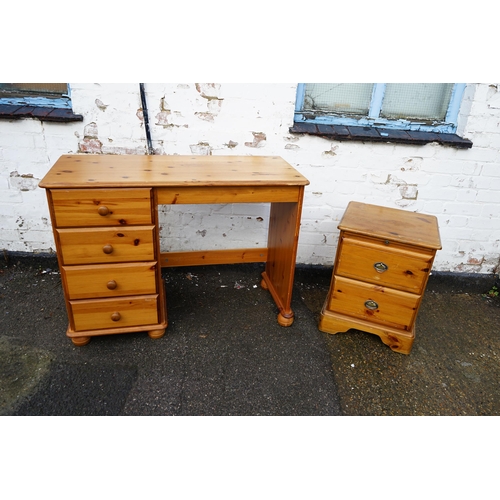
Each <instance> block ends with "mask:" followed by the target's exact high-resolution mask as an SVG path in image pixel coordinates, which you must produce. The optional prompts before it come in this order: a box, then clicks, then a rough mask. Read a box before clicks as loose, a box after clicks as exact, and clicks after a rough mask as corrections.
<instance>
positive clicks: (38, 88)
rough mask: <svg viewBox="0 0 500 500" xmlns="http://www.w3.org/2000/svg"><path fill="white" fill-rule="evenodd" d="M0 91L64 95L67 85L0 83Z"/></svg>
mask: <svg viewBox="0 0 500 500" xmlns="http://www.w3.org/2000/svg"><path fill="white" fill-rule="evenodd" d="M0 90H3V91H7V92H10V93H16V94H24V95H64V94H67V92H68V84H67V83H0Z"/></svg>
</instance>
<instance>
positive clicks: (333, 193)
mask: <svg viewBox="0 0 500 500" xmlns="http://www.w3.org/2000/svg"><path fill="white" fill-rule="evenodd" d="M70 85H71V89H72V94H71V95H72V100H73V110H74V112H75V113H78V114H81V115H83V116H84V121H83V123H82V122H73V123H65V124H61V123H44V122H40V121H38V120H29V119H23V120H0V228H1V236H0V240H1V243H0V245H1V246H2V248H4V249H6V250H10V251H25V252H50V251H53V249H54V242H53V237H52V232H51V227H50V220H49V214H48V210H47V205H46V200H45V192H44V190H42V189H40V188H38V187H37V184H38V182H39V180H40V179H41V178H42V177H43V176H44V174H45V173H46V172H47V170H48V169H49V168H50V166H51V165H52V164H53V163H54V162H55V161H56V159H57V158H58V157H59V156H60V155H61V154H67V153H72V154H74V153H82V154H84V153H99V154H146V151H147V145H146V135H145V130H144V122H143V113H142V108H141V99H140V94H139V84H75V83H73V84H70ZM296 87H297V85H296V84H218V83H181V84H145V88H146V95H147V102H148V114H149V118H150V128H151V136H152V143H153V148H154V151H155V154H169V155H170V154H187V155H191V154H196V155H279V156H282V157H283V158H284V159H285V160H287V161H288V162H289V163H291V164H292V165H293V166H294V167H295V168H297V169H298V170H299V171H300V172H301V173H302V174H303V175H305V176H306V177H307V178H308V179H309V180H310V182H311V184H310V185H309V186H308V187H307V188H306V194H305V200H304V207H303V214H302V227H301V235H300V240H299V251H298V256H297V261H298V262H299V263H305V264H324V265H331V264H332V263H333V258H334V255H335V250H336V245H337V239H338V229H337V225H338V223H339V220H340V218H341V217H342V214H343V212H344V210H345V208H346V206H347V204H348V203H349V201H351V200H354V201H361V202H366V203H372V204H379V205H384V206H389V207H395V208H401V209H404V210H411V211H418V212H425V213H428V214H432V215H436V216H437V218H438V221H439V226H440V232H441V237H442V241H443V250H441V251H440V252H438V254H437V257H436V261H435V269H436V270H439V271H457V272H477V273H492V272H498V266H499V257H500V127H499V125H500V92H499V87H498V86H497V84H470V85H467V87H466V90H465V93H464V98H463V101H462V106H461V108H460V114H459V123H458V133H459V134H460V135H463V136H464V137H466V138H468V139H470V140H472V141H473V144H474V145H473V147H472V148H471V149H467V150H464V149H454V148H451V147H445V146H440V145H437V144H427V145H425V146H415V145H401V144H391V143H388V144H380V143H362V142H338V141H331V140H328V139H324V138H320V137H314V136H299V135H293V134H290V133H289V127H290V126H291V125H292V122H293V112H294V106H295V93H296ZM160 219H161V225H162V231H161V236H162V239H161V245H162V249H163V250H180V249H192V250H198V249H205V248H220V247H225V248H236V247H238V246H259V245H262V242H263V241H265V238H266V234H267V233H266V231H267V227H268V219H269V208H268V207H266V206H256V205H250V204H248V205H247V204H244V205H214V206H212V205H208V206H183V207H169V206H163V207H161V210H160Z"/></svg>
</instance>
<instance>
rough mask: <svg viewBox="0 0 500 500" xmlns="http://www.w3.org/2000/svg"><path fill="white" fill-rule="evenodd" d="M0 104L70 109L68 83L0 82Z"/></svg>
mask: <svg viewBox="0 0 500 500" xmlns="http://www.w3.org/2000/svg"><path fill="white" fill-rule="evenodd" d="M0 104H7V105H16V106H34V107H50V108H62V109H71V95H70V88H69V85H68V84H66V83H65V84H60V83H58V84H37V83H32V84H30V83H0Z"/></svg>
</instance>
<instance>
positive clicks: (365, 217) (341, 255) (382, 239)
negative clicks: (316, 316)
mask: <svg viewBox="0 0 500 500" xmlns="http://www.w3.org/2000/svg"><path fill="white" fill-rule="evenodd" d="M338 228H339V229H340V235H339V243H338V248H337V254H336V257H335V263H334V268H333V276H332V281H331V285H330V290H329V292H328V295H327V298H326V301H325V304H324V306H323V310H322V311H321V316H320V322H319V329H320V330H321V331H323V332H326V333H332V334H334V333H338V332H345V331H347V330H349V329H351V328H352V329H356V330H361V331H364V332H368V333H373V334H375V335H378V336H379V337H380V338H381V340H382V342H384V344H386V345H388V346H389V347H390V348H391V349H392V350H393V351H396V352H400V353H403V354H409V353H410V351H411V348H412V345H413V341H414V339H415V319H416V317H417V313H418V310H419V307H420V304H421V301H422V296H423V293H424V290H425V287H426V284H427V280H428V278H429V274H430V271H431V268H432V263H433V261H434V257H435V254H436V251H437V250H440V249H441V240H440V237H439V228H438V224H437V219H436V218H435V217H434V216H431V215H424V214H420V213H414V212H407V211H405V210H399V209H394V208H386V207H380V206H376V205H368V204H364V203H358V202H350V203H349V205H348V207H347V209H346V211H345V213H344V216H343V218H342V220H341V222H340V224H339V226H338Z"/></svg>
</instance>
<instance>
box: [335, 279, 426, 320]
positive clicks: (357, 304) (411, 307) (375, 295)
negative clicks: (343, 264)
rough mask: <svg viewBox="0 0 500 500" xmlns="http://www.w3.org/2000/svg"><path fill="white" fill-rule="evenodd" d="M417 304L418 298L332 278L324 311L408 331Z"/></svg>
mask: <svg viewBox="0 0 500 500" xmlns="http://www.w3.org/2000/svg"><path fill="white" fill-rule="evenodd" d="M419 303H420V295H415V294H412V293H407V292H402V291H399V290H392V289H390V288H385V287H382V286H378V285H372V284H369V283H363V282H361V281H355V280H351V279H348V278H342V277H339V276H335V277H334V281H333V283H332V288H331V295H330V300H329V305H328V309H329V310H330V311H333V312H338V313H341V314H346V315H348V316H353V317H355V318H360V319H365V320H368V321H372V322H374V323H381V324H386V325H388V326H392V327H395V328H400V329H403V330H409V329H410V328H411V326H412V324H413V321H414V319H415V316H416V314H417V310H418V306H419Z"/></svg>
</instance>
